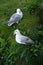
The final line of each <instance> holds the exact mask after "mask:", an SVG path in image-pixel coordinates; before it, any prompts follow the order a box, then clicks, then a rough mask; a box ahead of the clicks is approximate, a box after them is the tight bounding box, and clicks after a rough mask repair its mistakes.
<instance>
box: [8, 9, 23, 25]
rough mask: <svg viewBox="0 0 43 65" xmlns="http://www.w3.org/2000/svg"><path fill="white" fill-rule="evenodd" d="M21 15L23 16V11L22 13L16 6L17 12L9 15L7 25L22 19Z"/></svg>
mask: <svg viewBox="0 0 43 65" xmlns="http://www.w3.org/2000/svg"><path fill="white" fill-rule="evenodd" d="M22 17H23V13H22V11H21V10H20V9H19V8H18V9H17V12H16V13H14V14H13V15H12V16H11V17H10V19H9V21H8V26H12V24H14V23H17V24H18V22H19V21H20V20H21V19H22Z"/></svg>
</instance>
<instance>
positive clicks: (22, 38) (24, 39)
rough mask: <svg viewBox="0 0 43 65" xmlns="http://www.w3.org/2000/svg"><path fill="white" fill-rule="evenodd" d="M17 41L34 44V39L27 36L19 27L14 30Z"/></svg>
mask: <svg viewBox="0 0 43 65" xmlns="http://www.w3.org/2000/svg"><path fill="white" fill-rule="evenodd" d="M14 35H15V39H16V42H17V43H19V44H33V43H34V42H33V40H32V39H30V38H28V37H27V36H24V35H22V34H21V33H20V31H19V30H18V29H16V30H15V31H14Z"/></svg>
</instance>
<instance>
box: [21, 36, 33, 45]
mask: <svg viewBox="0 0 43 65" xmlns="http://www.w3.org/2000/svg"><path fill="white" fill-rule="evenodd" d="M21 42H22V43H30V44H32V43H33V40H31V39H30V38H28V37H26V36H21Z"/></svg>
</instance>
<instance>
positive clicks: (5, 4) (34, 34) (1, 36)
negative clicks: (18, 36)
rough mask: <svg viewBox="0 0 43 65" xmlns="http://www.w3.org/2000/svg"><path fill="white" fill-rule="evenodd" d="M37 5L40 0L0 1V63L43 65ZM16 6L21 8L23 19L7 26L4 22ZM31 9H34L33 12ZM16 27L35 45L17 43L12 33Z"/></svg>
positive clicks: (42, 45)
mask: <svg viewBox="0 0 43 65" xmlns="http://www.w3.org/2000/svg"><path fill="white" fill-rule="evenodd" d="M39 5H40V0H1V1H0V59H1V60H0V65H43V44H42V43H43V35H42V34H43V32H42V33H41V35H40V34H39V32H40V26H39V15H38V14H39V11H40V7H39ZM17 8H20V9H21V10H22V12H23V19H22V20H21V21H20V23H19V24H18V25H17V24H14V25H13V26H12V27H8V26H7V25H6V23H7V21H8V20H9V18H10V16H11V15H12V14H13V13H15V12H16V9H17ZM32 9H35V12H34V13H32ZM16 28H18V29H19V30H20V32H21V33H22V34H23V35H27V36H28V37H30V38H31V39H33V40H34V42H35V45H30V46H26V45H20V44H18V43H17V42H16V41H15V36H14V35H13V31H14V30H15V29H16ZM41 31H42V30H41ZM40 38H41V39H40Z"/></svg>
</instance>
